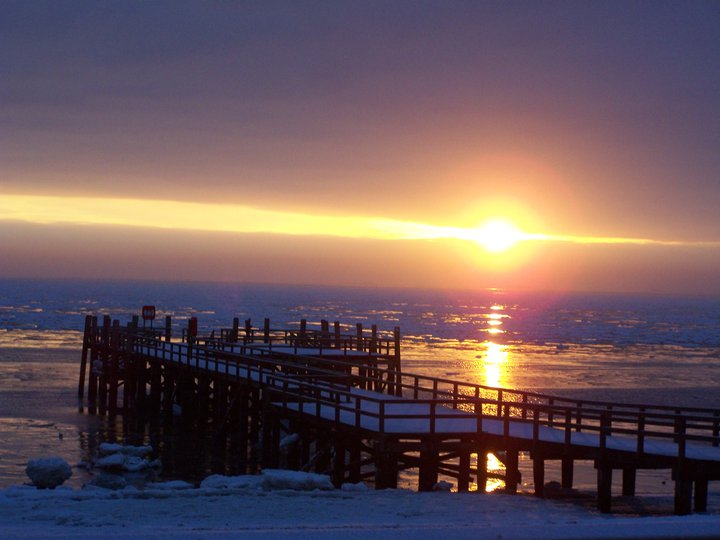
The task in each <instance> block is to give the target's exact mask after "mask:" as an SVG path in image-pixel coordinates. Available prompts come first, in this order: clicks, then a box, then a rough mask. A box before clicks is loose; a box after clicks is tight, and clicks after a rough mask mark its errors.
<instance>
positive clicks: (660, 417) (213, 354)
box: [95, 329, 720, 454]
mask: <svg viewBox="0 0 720 540" xmlns="http://www.w3.org/2000/svg"><path fill="white" fill-rule="evenodd" d="M122 335H123V336H124V338H123V339H125V340H126V342H127V344H128V346H129V347H130V348H131V349H132V350H139V349H138V347H142V348H145V349H147V350H151V349H152V350H154V351H156V352H161V353H162V357H163V358H164V359H166V360H169V361H172V362H178V363H180V364H186V365H190V366H192V367H196V368H198V369H200V368H201V367H204V368H205V369H209V368H210V366H211V365H212V366H213V371H216V372H217V371H222V372H224V373H225V374H226V375H228V376H230V375H231V374H232V371H233V370H234V372H235V375H236V376H239V375H240V370H239V367H243V368H244V369H245V372H244V374H245V375H246V376H248V377H249V376H251V375H253V374H255V375H257V374H258V373H259V374H260V375H261V378H262V376H264V377H266V378H267V377H275V378H278V377H289V378H290V379H291V380H292V381H294V382H293V384H296V385H297V388H307V389H314V390H315V391H317V390H319V389H322V388H327V385H328V384H334V385H335V387H336V388H334V391H335V392H336V393H337V395H343V396H345V397H348V398H349V397H350V396H352V399H355V400H357V399H360V400H361V401H362V402H366V403H377V404H379V405H378V407H379V408H380V409H381V410H382V409H383V408H384V407H385V405H383V404H384V403H388V402H389V401H388V400H389V397H388V396H384V395H382V394H376V395H372V394H371V395H362V396H360V397H358V395H357V394H353V393H352V389H354V388H366V389H369V390H372V389H373V388H375V387H376V386H377V384H378V382H379V381H381V382H382V383H383V384H385V385H387V384H393V385H394V386H395V393H396V394H398V395H402V396H403V402H404V403H409V404H426V405H428V406H429V407H430V409H429V410H430V417H431V421H432V422H434V421H435V420H437V419H438V418H441V419H442V418H446V417H447V418H450V417H453V416H452V415H457V413H458V412H461V413H469V412H473V413H476V414H477V415H478V418H479V419H481V420H482V419H491V418H498V419H503V420H505V419H508V421H510V420H511V421H512V422H518V421H519V422H521V423H527V422H529V423H531V424H534V425H538V426H546V427H551V428H555V429H562V430H566V431H573V432H591V433H599V434H600V435H601V436H603V437H606V436H609V435H610V434H620V435H625V436H630V437H633V436H634V437H636V439H637V447H638V448H637V451H638V454H642V453H643V452H644V448H645V443H646V441H647V440H650V439H653V438H656V439H657V438H659V439H669V440H673V441H676V442H678V444H679V445H680V446H682V447H684V446H685V443H686V442H687V441H696V442H704V443H710V444H711V445H712V446H716V447H717V446H718V445H719V444H720V411H718V410H716V409H703V408H694V407H669V406H663V405H658V406H655V405H646V404H623V403H614V402H604V401H596V400H580V399H571V398H562V397H558V396H552V395H547V394H541V393H536V392H528V391H522V390H512V389H505V388H496V387H490V386H485V385H480V384H474V383H466V382H462V381H455V380H451V379H444V378H438V377H430V376H425V375H418V374H411V373H399V372H396V371H393V370H390V369H387V368H382V367H377V366H376V367H373V368H372V370H371V371H370V372H366V373H365V374H361V373H360V368H359V367H358V365H357V364H356V363H354V362H351V361H346V360H343V359H337V358H333V359H330V358H323V357H322V356H317V357H316V356H307V355H294V354H292V353H289V352H282V353H280V352H278V351H273V352H272V354H270V353H269V352H268V349H269V347H256V346H253V345H250V346H249V345H246V344H243V345H240V344H237V346H233V347H230V350H227V348H218V347H208V346H204V345H200V344H192V343H177V342H169V341H165V340H163V339H161V338H160V337H158V336H156V335H154V334H151V333H132V332H122ZM95 337H96V339H98V340H100V341H102V340H103V339H105V337H104V336H103V334H102V332H101V329H98V332H97V335H96V336H95ZM236 351H244V353H245V354H242V353H240V352H236ZM391 377H393V378H394V380H392V381H390V378H391ZM273 380H275V379H273ZM278 380H279V379H278ZM337 381H342V384H341V385H338V384H337ZM407 381H410V382H409V383H408V382H407ZM313 385H314V386H313ZM291 394H292V392H291ZM395 397H397V396H395ZM318 400H319V401H318V403H320V404H325V405H327V404H328V403H325V401H324V398H322V396H321V397H320V398H318ZM334 406H335V407H337V408H338V411H344V410H346V406H344V405H341V404H339V403H338V404H336V405H334ZM438 407H441V409H438ZM445 409H447V410H449V411H450V412H447V411H446V410H445ZM453 411H454V412H453ZM366 412H367V411H362V413H363V414H365V413H366ZM368 414H369V413H368ZM425 417H427V414H426V415H425ZM405 418H406V419H407V418H409V417H407V415H406V417H405ZM392 419H393V416H392V415H388V414H385V415H381V420H382V422H381V425H384V423H385V422H386V421H388V420H392ZM433 419H434V420H433ZM481 420H479V421H481ZM601 439H602V437H601ZM680 443H682V444H680Z"/></svg>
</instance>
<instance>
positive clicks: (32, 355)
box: [0, 280, 720, 494]
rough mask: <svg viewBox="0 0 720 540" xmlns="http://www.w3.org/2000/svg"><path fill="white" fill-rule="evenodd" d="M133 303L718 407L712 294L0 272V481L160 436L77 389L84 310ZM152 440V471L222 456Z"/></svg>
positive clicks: (609, 396) (564, 389)
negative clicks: (384, 342) (365, 338)
mask: <svg viewBox="0 0 720 540" xmlns="http://www.w3.org/2000/svg"><path fill="white" fill-rule="evenodd" d="M146 304H154V305H156V306H157V308H158V315H159V316H160V317H162V316H164V315H171V316H172V317H173V322H174V325H175V329H174V330H175V331H179V330H180V328H181V327H182V326H184V325H186V324H187V319H188V318H189V317H191V316H196V317H198V319H199V324H200V331H201V332H204V331H205V332H207V331H209V330H211V329H213V328H218V327H228V326H229V325H230V324H231V321H232V318H233V317H239V318H240V319H241V320H242V319H247V318H251V319H253V321H254V322H255V323H256V324H259V323H261V322H262V319H263V318H265V317H269V318H270V319H271V323H272V326H273V327H292V326H296V325H298V324H299V321H300V319H301V318H306V319H307V320H308V321H309V322H311V323H312V322H319V321H320V320H321V319H327V320H330V321H336V320H337V321H340V322H341V323H345V324H349V325H355V324H356V323H358V322H360V323H363V324H364V325H367V326H369V325H371V324H377V325H378V326H379V328H380V329H385V330H392V328H393V327H394V326H399V327H400V328H401V331H402V335H403V348H402V354H403V369H404V371H407V372H419V373H423V374H428V375H435V376H441V377H447V378H454V379H458V380H464V381H472V382H477V383H481V384H487V385H491V386H503V387H511V388H519V389H532V390H539V391H543V392H547V393H552V394H556V395H562V396H575V397H584V398H590V399H604V400H616V401H623V402H636V403H637V402H644V403H653V404H673V405H686V406H697V407H712V408H718V409H720V392H718V389H719V388H720V298H717V297H715V298H710V297H683V296H652V295H637V296H633V295H614V294H577V293H576V294H549V293H544V294H541V293H525V292H513V291H505V290H485V291H473V292H463V291H451V292H449V291H428V290H409V289H402V290H400V289H370V288H338V287H334V288H328V287H316V286H290V285H287V286H285V285H255V284H209V283H156V282H129V281H125V282H123V281H89V282H88V281H83V282H79V281H30V280H0V487H7V486H10V485H15V484H20V483H23V482H25V481H26V477H25V475H24V467H25V464H26V463H27V460H28V459H30V458H35V457H41V456H47V455H60V456H62V457H65V459H66V460H67V461H68V462H70V463H72V464H75V463H78V462H80V461H82V460H86V459H89V458H91V457H92V452H93V449H94V448H96V447H97V445H98V444H99V443H100V442H103V441H107V440H111V441H120V442H123V441H127V442H131V443H135V444H139V443H144V442H150V443H156V442H157V440H156V439H157V438H158V437H159V435H158V434H156V433H153V432H152V428H148V427H145V428H142V429H141V428H137V427H136V428H134V429H130V428H128V426H123V425H121V424H120V423H117V422H116V423H110V422H108V421H107V420H106V419H103V418H98V417H93V416H89V415H87V414H81V413H79V412H78V402H77V398H76V393H77V376H78V368H79V357H80V342H81V337H82V333H81V329H82V325H83V321H84V316H85V315H86V314H110V315H111V316H112V317H114V318H120V319H121V320H125V319H129V318H130V317H131V316H132V315H134V314H138V313H139V310H140V307H141V306H142V305H146ZM160 445H161V446H164V447H166V448H170V447H174V448H175V449H176V451H175V452H174V453H172V456H173V457H172V458H170V459H166V460H165V461H164V462H163V463H164V468H163V470H162V471H161V472H160V476H161V478H160V479H162V480H169V479H175V478H182V479H186V480H190V481H197V480H198V479H200V478H202V477H203V476H204V475H205V474H209V473H211V472H223V468H225V467H228V466H229V465H228V463H229V462H228V460H227V456H222V457H217V456H208V455H206V454H207V448H206V447H199V448H198V447H193V448H183V445H182V444H180V443H179V442H178V441H171V440H168V439H167V438H165V439H162V440H161V441H160ZM526 465H527V464H526ZM225 472H233V471H232V470H230V471H225ZM74 473H75V474H74V475H73V478H72V479H71V481H70V484H71V485H74V486H76V487H79V486H80V485H82V483H84V482H85V481H87V480H88V477H87V475H86V473H84V472H83V471H82V470H81V469H78V470H76V471H74ZM552 475H553V471H552V469H550V470H549V471H548V479H550V480H551V479H553V476H552ZM576 476H577V487H579V488H580V489H584V488H586V489H589V490H593V489H594V471H593V470H592V465H591V464H590V465H588V466H587V467H585V469H582V467H581V468H580V469H579V470H578V472H577V473H576ZM525 479H527V481H526V480H525ZM531 481H532V474H525V475H524V481H523V486H522V487H523V488H524V489H526V490H530V489H531V487H532V486H531V484H530V483H529V482H531ZM671 486H672V483H671V481H670V478H669V472H652V473H648V474H647V475H645V476H643V475H642V474H641V475H640V476H639V479H638V492H639V493H641V494H642V493H647V494H666V493H668V492H669V490H671ZM712 486H713V484H711V488H712V489H714V488H713V487H712Z"/></svg>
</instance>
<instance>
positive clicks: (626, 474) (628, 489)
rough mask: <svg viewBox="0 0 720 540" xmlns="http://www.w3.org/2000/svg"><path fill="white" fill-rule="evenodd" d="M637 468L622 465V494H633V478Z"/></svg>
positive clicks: (635, 475)
mask: <svg viewBox="0 0 720 540" xmlns="http://www.w3.org/2000/svg"><path fill="white" fill-rule="evenodd" d="M636 478H637V469H636V468H635V467H623V470H622V494H623V495H625V496H628V497H632V496H634V495H635V480H636Z"/></svg>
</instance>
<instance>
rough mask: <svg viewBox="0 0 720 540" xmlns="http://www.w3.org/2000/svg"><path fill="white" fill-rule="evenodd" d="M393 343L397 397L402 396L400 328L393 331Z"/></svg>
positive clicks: (397, 327)
mask: <svg viewBox="0 0 720 540" xmlns="http://www.w3.org/2000/svg"><path fill="white" fill-rule="evenodd" d="M393 341H394V342H395V354H394V355H393V356H394V358H393V372H394V373H393V380H394V382H395V383H396V385H395V395H396V396H398V397H401V396H402V368H401V364H400V327H399V326H396V327H395V328H394V329H393Z"/></svg>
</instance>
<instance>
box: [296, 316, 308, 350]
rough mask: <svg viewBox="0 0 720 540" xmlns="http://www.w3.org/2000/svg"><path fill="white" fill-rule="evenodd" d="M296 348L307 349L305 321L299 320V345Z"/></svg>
mask: <svg viewBox="0 0 720 540" xmlns="http://www.w3.org/2000/svg"><path fill="white" fill-rule="evenodd" d="M298 347H307V319H300V343H298Z"/></svg>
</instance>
